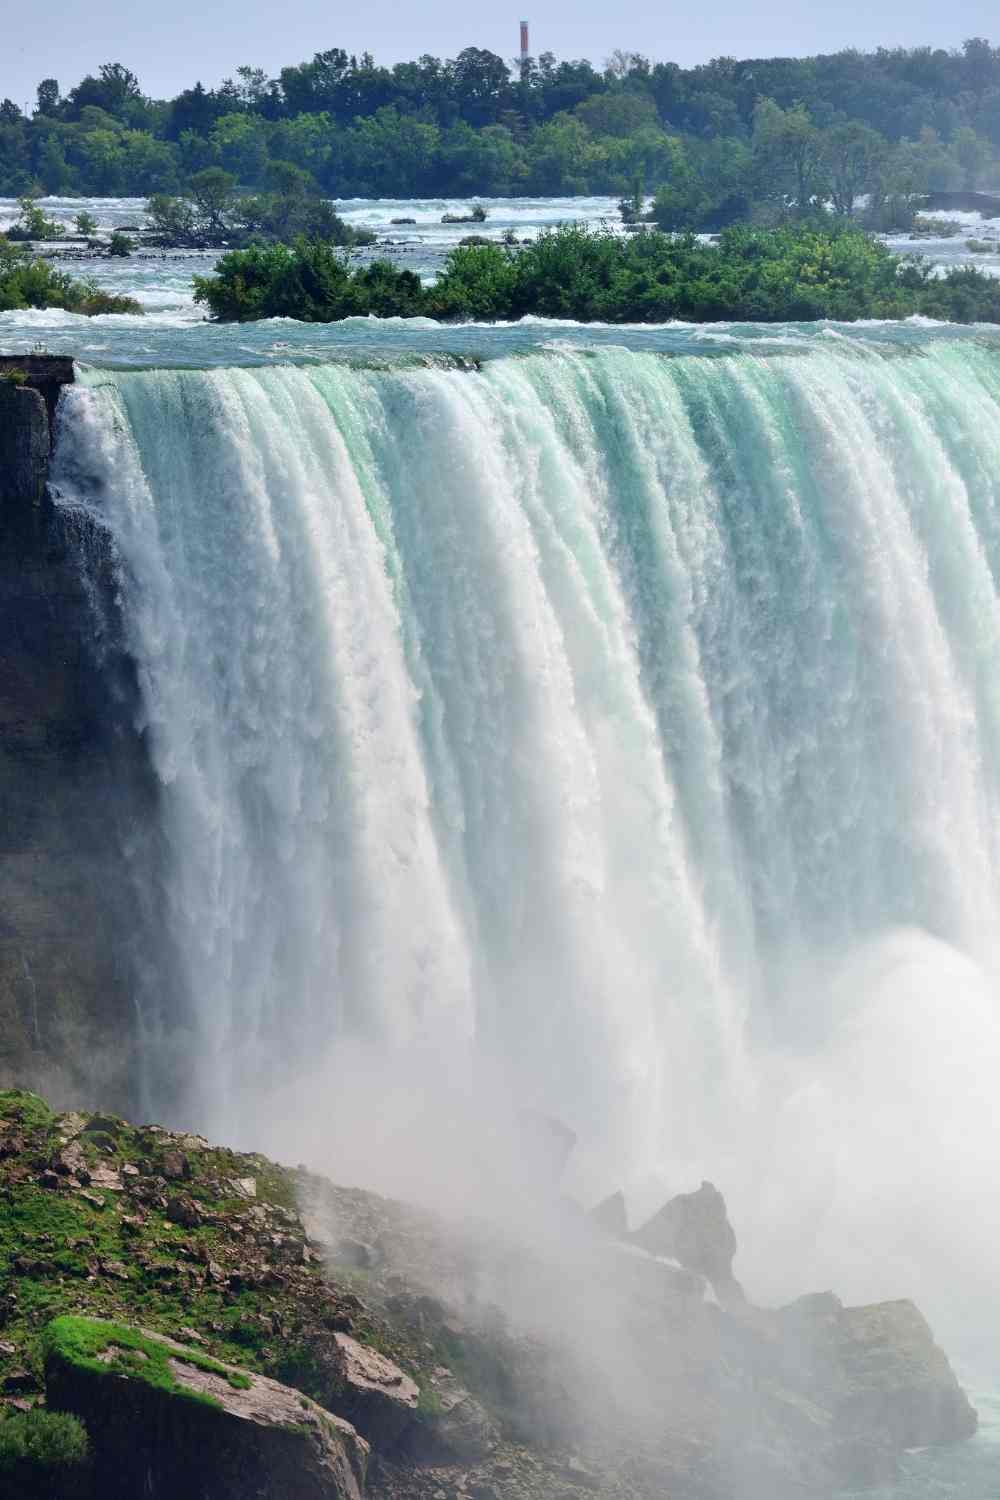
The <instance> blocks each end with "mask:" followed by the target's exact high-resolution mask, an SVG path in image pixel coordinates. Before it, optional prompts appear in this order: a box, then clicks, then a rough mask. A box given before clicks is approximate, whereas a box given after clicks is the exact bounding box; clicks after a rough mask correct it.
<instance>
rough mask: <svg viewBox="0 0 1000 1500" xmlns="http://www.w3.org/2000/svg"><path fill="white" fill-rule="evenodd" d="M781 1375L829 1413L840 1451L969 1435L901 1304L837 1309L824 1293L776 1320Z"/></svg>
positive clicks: (958, 1402) (968, 1421)
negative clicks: (806, 1392)
mask: <svg viewBox="0 0 1000 1500" xmlns="http://www.w3.org/2000/svg"><path fill="white" fill-rule="evenodd" d="M776 1321H777V1327H778V1331H779V1337H780V1340H781V1349H782V1358H783V1362H784V1374H785V1377H786V1379H787V1380H788V1382H789V1384H791V1383H794V1384H795V1385H797V1386H798V1387H800V1388H803V1387H804V1388H805V1389H806V1390H807V1391H808V1392H809V1395H810V1397H811V1398H812V1399H813V1400H815V1401H816V1402H817V1403H819V1404H820V1405H822V1406H823V1407H824V1408H825V1409H827V1410H828V1411H829V1412H830V1414H831V1423H832V1432H833V1436H834V1439H835V1441H836V1442H837V1443H838V1444H839V1445H842V1446H843V1447H844V1449H845V1451H852V1450H857V1449H858V1447H859V1445H860V1446H864V1445H871V1444H877V1445H882V1446H883V1447H885V1448H888V1449H889V1450H891V1451H892V1452H894V1453H895V1452H899V1451H901V1450H902V1449H904V1448H913V1447H917V1446H922V1445H926V1444H932V1443H954V1442H959V1441H961V1440H962V1439H964V1438H967V1437H971V1436H972V1434H973V1433H974V1432H975V1431H976V1424H977V1418H976V1413H975V1411H974V1410H973V1408H972V1406H971V1405H970V1403H969V1401H968V1399H967V1397H966V1395H965V1392H964V1391H963V1390H962V1388H961V1386H960V1385H959V1383H958V1381H957V1380H956V1378H955V1374H954V1372H953V1370H952V1368H951V1365H950V1364H949V1363H948V1359H947V1356H946V1355H945V1353H944V1351H943V1350H942V1349H940V1348H939V1347H938V1345H937V1344H936V1343H935V1342H934V1337H933V1334H932V1333H931V1330H930V1328H929V1327H928V1324H927V1321H926V1319H925V1318H924V1317H923V1315H922V1314H921V1313H920V1312H919V1310H918V1309H917V1308H916V1307H915V1306H914V1305H913V1303H912V1302H908V1301H897V1302H878V1303H873V1304H871V1305H869V1306H865V1307H844V1306H843V1305H842V1303H841V1302H840V1300H839V1298H837V1297H835V1296H834V1295H833V1294H832V1293H831V1292H826V1293H822V1294H820V1295H818V1296H811V1297H802V1298H800V1299H799V1301H797V1302H793V1303H792V1304H791V1305H790V1306H789V1307H786V1308H783V1309H782V1310H781V1311H780V1312H779V1313H778V1314H777V1315H776Z"/></svg>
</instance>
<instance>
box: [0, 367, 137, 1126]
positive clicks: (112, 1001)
mask: <svg viewBox="0 0 1000 1500" xmlns="http://www.w3.org/2000/svg"><path fill="white" fill-rule="evenodd" d="M3 363H4V361H2V360H0V374H2V365H3ZM6 363H7V364H8V365H10V364H11V363H14V362H12V361H10V360H7V361H6ZM16 363H17V365H18V366H19V367H20V368H21V369H25V368H26V367H31V368H28V369H27V373H28V377H29V379H30V380H31V381H32V384H31V385H15V384H12V383H11V382H10V381H8V380H4V379H0V1084H3V1083H8V1082H16V1083H18V1084H26V1085H29V1086H34V1087H44V1088H46V1089H48V1090H49V1091H50V1092H52V1093H55V1094H57V1095H58V1096H59V1097H60V1098H61V1099H62V1100H64V1101H66V1102H74V1101H77V1100H79V1101H81V1102H90V1103H92V1104H96V1103H97V1102H98V1100H101V1101H103V1102H106V1103H111V1104H113V1105H116V1106H117V1107H119V1108H122V1109H127V1108H128V1106H129V1105H130V1104H132V1103H134V1096H133V1093H132V1089H133V1086H134V1080H135V1071H136V1070H135V1067H134V1057H133V1053H134V1048H135V1042H136V1018H135V1014H134V1007H133V1001H132V993H133V984H132V955H131V950H130V943H131V942H134V941H135V936H136V933H137V932H138V930H139V927H140V920H139V914H138V912H137V909H136V901H135V897H134V894H133V890H134V887H133V886H132V885H131V882H130V881H129V879H128V876H127V872H126V870H125V867H124V862H123V860H122V857H121V851H122V848H123V846H124V845H125V844H126V842H131V843H132V844H133V845H134V844H136V842H137V840H139V839H140V836H141V825H142V824H143V822H144V821H145V820H146V817H145V815H146V814H147V813H148V811H149V809H150V807H151V799H152V798H153V796H154V795H155V793H154V790H153V778H152V775H151V773H150V772H149V770H148V768H147V764H146V758H145V754H144V751H143V747H142V745H141V742H140V740H139V738H138V736H137V735H136V733H135V731H134V729H133V727H132V723H133V701H132V700H133V697H134V686H133V683H132V681H131V678H130V671H129V667H128V664H127V663H126V662H125V660H124V657H123V656H122V654H121V653H120V652H119V653H117V654H116V653H115V651H114V649H113V647H112V645H111V643H110V641H109V634H108V624H109V621H110V620H111V619H112V617H113V603H112V601H113V580H112V576H111V561H110V558H109V556H108V555H107V548H106V545H105V544H104V543H103V542H102V539H101V537H100V535H99V534H98V533H97V531H96V528H92V527H90V526H89V524H88V523H87V522H86V520H85V519H83V518H79V519H74V518H72V517H68V516H67V515H66V514H65V513H62V512H59V511H58V510H57V509H56V508H55V507H54V506H53V505H52V504H51V501H50V499H49V497H48V495H47V493H46V487H45V479H46V474H47V469H48V457H49V447H50V431H51V420H50V413H51V412H52V411H54V409H55V404H56V401H57V399H58V391H59V388H60V385H61V384H62V383H65V382H66V381H67V380H68V379H71V378H72V363H71V361H69V360H45V361H40V360H32V359H28V360H18V361H16ZM88 549H89V551H90V554H91V559H92V562H93V564H94V566H93V568H92V570H91V576H90V577H89V578H88V579H87V581H86V582H85V579H84V574H83V571H82V568H81V565H80V564H81V555H82V553H84V552H86V551H87V550H88ZM102 590H103V592H104V594H105V595H106V602H107V603H108V606H109V608H108V614H107V618H106V619H105V621H104V622H103V628H104V638H103V640H102V639H101V627H100V626H99V624H98V622H97V620H96V618H95V604H96V602H97V600H96V598H95V591H96V593H98V594H99V593H101V592H102Z"/></svg>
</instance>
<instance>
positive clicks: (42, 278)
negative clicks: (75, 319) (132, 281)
mask: <svg viewBox="0 0 1000 1500" xmlns="http://www.w3.org/2000/svg"><path fill="white" fill-rule="evenodd" d="M46 307H61V308H65V309H66V311H67V312H74V313H83V314H85V315H86V316H88V317H94V316H96V315H97V314H99V313H141V312H142V307H141V305H140V304H139V303H138V302H136V301H135V299H134V298H133V297H120V296H116V295H115V294H114V293H113V292H105V291H102V290H101V288H100V287H99V286H97V285H96V283H95V282H93V281H90V280H87V281H79V280H77V279H75V278H74V277H72V276H69V275H67V274H66V272H65V271H58V270H56V268H55V267H54V266H53V265H50V264H49V262H48V261H45V260H41V259H39V258H38V257H37V256H33V255H31V254H30V252H29V251H28V249H27V248H26V246H24V245H17V244H13V243H12V242H11V241H10V240H9V239H7V238H6V237H5V236H4V235H2V234H0V312H23V311H25V310H26V309H28V308H46Z"/></svg>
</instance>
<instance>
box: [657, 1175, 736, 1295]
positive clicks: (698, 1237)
mask: <svg viewBox="0 0 1000 1500" xmlns="http://www.w3.org/2000/svg"><path fill="white" fill-rule="evenodd" d="M629 1238H630V1239H631V1241H632V1243H633V1244H635V1245H638V1246H640V1248H641V1249H643V1250H647V1251H648V1252H649V1253H650V1255H666V1256H669V1257H671V1258H672V1259H673V1260H677V1261H679V1262H680V1264H681V1265H682V1266H685V1267H686V1268H687V1269H688V1270H689V1271H697V1272H699V1274H700V1275H702V1276H704V1277H706V1278H707V1279H708V1280H709V1281H710V1282H711V1283H712V1286H713V1288H714V1290H715V1294H716V1296H717V1297H718V1298H719V1301H720V1302H722V1303H723V1304H724V1305H728V1304H730V1303H739V1302H742V1301H743V1300H744V1297H743V1289H742V1287H741V1286H740V1284H739V1282H738V1281H736V1280H735V1278H734V1276H733V1256H734V1255H735V1254H736V1235H735V1233H734V1231H733V1226H732V1225H731V1224H730V1222H729V1216H728V1215H727V1213H726V1200H725V1199H724V1198H723V1196H722V1194H721V1193H720V1192H719V1190H718V1188H716V1187H713V1186H712V1184H711V1183H710V1182H703V1183H702V1185H701V1187H700V1188H699V1189H698V1191H697V1192H696V1193H680V1194H679V1195H678V1196H677V1197H676V1198H671V1200H670V1202H669V1203H665V1204H664V1205H663V1207H662V1208H661V1209H660V1211H659V1213H656V1214H654V1215H653V1217H652V1218H651V1219H648V1220H647V1221H646V1223H645V1224H643V1225H642V1227H641V1228H640V1229H637V1230H636V1231H635V1233H634V1234H632V1235H630V1236H629Z"/></svg>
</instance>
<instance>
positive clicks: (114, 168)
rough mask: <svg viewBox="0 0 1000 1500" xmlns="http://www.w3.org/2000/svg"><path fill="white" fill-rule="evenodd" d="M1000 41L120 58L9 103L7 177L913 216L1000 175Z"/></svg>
mask: <svg viewBox="0 0 1000 1500" xmlns="http://www.w3.org/2000/svg"><path fill="white" fill-rule="evenodd" d="M998 153H1000V49H997V48H994V47H993V46H991V45H990V43H989V42H988V41H986V40H984V39H982V38H974V39H972V40H969V41H967V42H966V43H965V44H964V45H963V46H962V47H961V48H960V49H957V50H954V51H946V50H943V49H933V48H930V47H917V48H912V49H901V48H900V49H892V50H879V51H877V52H872V53H862V52H856V51H845V52H839V53H834V54H831V55H828V56H820V57H811V58H757V59H748V60H743V61H737V60H736V59H734V58H725V57H723V58H716V59H715V60H714V61H712V62H710V63H706V64H704V65H702V66H699V67H695V68H687V69H684V68H680V67H678V66H677V65H676V64H674V63H670V62H655V63H654V62H652V61H651V60H650V59H648V58H645V57H642V56H640V55H639V54H637V53H633V52H616V53H615V54H614V56H613V57H611V58H610V59H609V60H608V62H607V63H606V65H605V66H604V67H603V68H601V69H598V68H595V67H594V66H593V65H592V64H591V63H590V62H587V61H585V60H583V59H576V60H563V61H558V60H557V59H556V58H555V57H554V56H553V55H552V54H551V53H543V54H542V55H541V56H540V57H538V58H534V59H529V60H528V62H527V63H526V64H525V65H523V66H522V65H520V64H513V65H508V64H507V63H506V62H505V61H504V59H503V58H501V57H500V56H498V55H497V54H496V53H493V52H490V51H487V50H485V49H483V48H480V47H467V48H465V49H464V50H463V51H462V52H460V53H459V54H458V56H457V57H454V58H450V59H439V58H435V57H429V56H425V57H421V58H419V59H418V60H416V61H415V62H407V63H397V64H396V65H394V66H393V67H383V66H381V65H379V64H378V63H377V62H376V61H375V59H374V58H373V57H372V56H371V55H370V54H367V53H366V54H363V55H362V56H361V57H354V56H348V54H347V53H346V52H344V51H343V50H341V49H339V48H336V47H333V48H330V49H329V50H328V51H324V52H318V53H316V55H315V56H314V57H313V58H312V59H311V60H309V61H307V62H303V63H299V64H297V65H294V66H290V67H285V68H282V69H281V70H280V72H279V73H278V74H277V76H271V75H270V74H269V73H268V72H267V71H265V70H264V69H261V68H257V67H251V66H243V67H239V68H237V69H236V70H235V72H234V74H233V76H232V77H231V78H228V79H226V80H225V81H224V82H223V83H222V84H221V85H220V86H219V87H218V88H205V87H204V86H203V84H202V83H200V82H195V83H193V85H192V86H191V87H190V88H186V89H184V90H182V92H181V93H180V94H178V95H177V97H176V98H174V99H165V100H156V99H151V98H149V97H148V96H147V95H146V94H145V93H144V92H143V89H142V86H141V83H140V80H139V78H138V77H137V75H136V74H135V73H134V72H132V71H131V70H130V69H129V68H128V67H126V66H124V65H123V64H121V63H108V64H105V65H104V66H103V67H101V68H100V69H99V70H98V73H97V74H96V75H94V76H90V75H88V76H87V77H86V78H84V79H82V80H81V81H80V82H78V83H76V84H74V85H73V87H71V88H70V89H69V90H68V92H66V93H64V92H63V90H62V88H61V85H60V83H59V82H58V81H57V80H56V79H53V78H47V79H43V80H42V81H41V82H40V83H39V85H38V90H37V97H36V100H35V104H34V107H33V108H32V109H31V110H30V111H29V112H28V113H24V112H23V111H22V110H21V109H20V108H19V106H18V105H17V104H15V103H14V102H13V101H12V100H10V99H5V100H3V101H2V103H0V193H2V194H5V195H9V196H14V195H22V194H29V193H47V194H70V195H73V194H88V195H89V194H94V195H115V194H127V195H134V196H139V197H148V196H151V195H153V194H168V195H169V194H179V193H185V192H187V191H188V188H189V185H190V183H191V181H192V179H193V178H195V177H196V176H197V175H198V174H199V173H203V172H205V171H206V170H208V169H212V168H215V169H221V170H223V171H225V172H227V173H229V174H230V175H231V176H232V177H233V178H234V179H235V180H236V182H237V184H238V186H239V188H240V189H241V190H242V191H245V192H247V193H258V192H260V191H262V190H264V189H266V188H267V186H268V184H269V183H270V182H271V181H272V180H273V177H274V172H275V169H277V170H278V171H282V170H285V169H286V168H289V167H291V168H295V169H297V170H299V171H300V172H302V173H305V174H306V175H307V177H308V179H309V182H310V184H311V185H312V186H313V187H314V189H315V190H316V191H318V192H320V193H322V194H324V195H326V196H329V197H341V198H343V197H352V196H383V197H385V196H390V197H415V196H421V195H434V196H445V195H449V196H468V195H484V196H485V195H504V194H511V193H526V194H540V195H553V194H577V193H598V192H600V193H619V194H622V195H632V196H633V197H639V196H640V195H642V194H643V193H650V194H652V193H655V194H656V196H657V206H656V217H657V222H658V223H659V224H660V225H661V226H662V227H664V228H680V227H683V228H688V227H690V228H717V227H721V226H722V225H724V224H725V223H728V222H734V221H736V220H739V219H744V218H747V217H756V218H757V219H758V220H761V221H767V219H768V216H769V215H770V217H771V218H775V217H777V216H780V213H781V212H782V211H783V210H784V209H785V208H787V206H788V205H789V203H792V204H794V205H795V206H796V208H797V210H798V211H799V212H805V211H806V210H807V209H808V207H809V206H810V204H811V203H813V202H814V201H816V200H817V199H818V198H820V197H822V198H823V199H824V200H825V201H828V202H831V203H832V204H833V206H834V207H835V208H836V209H837V210H838V211H840V212H841V213H844V214H847V213H850V212H851V211H853V210H854V209H855V208H856V207H857V205H858V202H859V200H861V199H864V200H865V201H866V202H868V204H869V212H870V215H872V217H873V220H874V221H877V220H878V219H879V216H880V215H881V217H882V218H883V219H888V220H894V219H896V218H898V217H899V213H900V205H902V204H904V203H905V202H907V201H909V200H910V199H911V198H912V197H913V196H914V195H918V194H923V193H928V192H935V191H942V190H953V189H974V188H983V187H986V188H989V187H995V186H997V185H998V184H1000V168H998Z"/></svg>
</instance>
